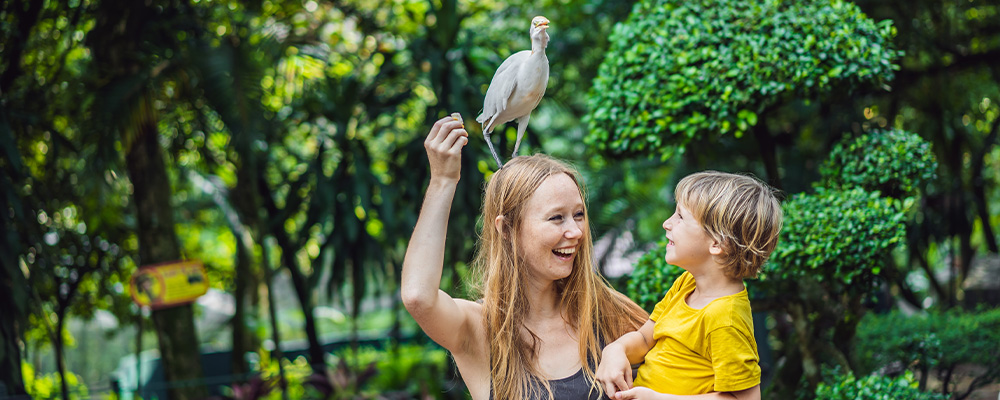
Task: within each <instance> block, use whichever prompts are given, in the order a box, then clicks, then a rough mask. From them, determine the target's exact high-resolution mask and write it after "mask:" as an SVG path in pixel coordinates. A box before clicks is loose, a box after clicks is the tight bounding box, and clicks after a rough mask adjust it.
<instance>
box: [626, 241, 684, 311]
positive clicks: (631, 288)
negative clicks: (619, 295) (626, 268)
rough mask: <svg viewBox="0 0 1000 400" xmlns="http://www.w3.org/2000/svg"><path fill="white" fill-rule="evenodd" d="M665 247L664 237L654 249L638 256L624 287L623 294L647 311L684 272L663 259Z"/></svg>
mask: <svg viewBox="0 0 1000 400" xmlns="http://www.w3.org/2000/svg"><path fill="white" fill-rule="evenodd" d="M666 248H667V243H666V241H665V239H664V240H663V241H660V243H658V244H657V247H656V248H655V249H653V250H651V251H649V252H647V253H646V254H643V255H642V257H639V261H637V262H636V263H635V266H634V269H633V270H632V274H631V275H630V276H629V280H628V285H627V286H626V287H625V295H626V296H628V297H629V298H630V299H632V301H634V302H636V304H639V306H640V307H642V308H643V309H645V310H646V311H647V312H653V308H654V307H656V303H659V302H660V300H662V299H663V295H665V294H667V290H670V286H671V285H673V284H674V280H676V279H677V277H679V276H681V274H683V273H684V269H682V268H681V267H678V266H676V265H671V264H667V262H666V260H664V256H665V253H666V252H665V249H666Z"/></svg>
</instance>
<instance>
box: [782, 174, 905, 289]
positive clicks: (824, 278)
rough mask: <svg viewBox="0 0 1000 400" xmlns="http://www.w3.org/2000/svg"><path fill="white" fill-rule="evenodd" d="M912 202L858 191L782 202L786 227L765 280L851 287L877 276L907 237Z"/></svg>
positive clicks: (822, 191)
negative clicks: (804, 280)
mask: <svg viewBox="0 0 1000 400" xmlns="http://www.w3.org/2000/svg"><path fill="white" fill-rule="evenodd" d="M912 204H913V200H912V199H906V200H897V199H891V198H885V197H880V196H879V193H878V192H868V191H865V190H863V189H852V190H844V191H839V190H828V189H824V188H817V189H816V193H814V194H805V193H802V194H798V195H795V196H793V197H792V198H791V199H789V200H788V201H786V202H785V203H784V204H782V209H783V210H784V212H785V223H784V227H783V228H782V229H781V234H780V236H779V239H778V247H777V248H776V249H775V251H774V253H773V254H772V255H771V260H772V262H771V263H768V265H766V266H765V268H764V273H765V276H766V279H768V280H772V279H798V278H802V277H809V278H812V279H816V280H818V281H820V282H827V283H828V284H841V285H851V284H852V282H853V281H854V280H855V279H856V278H859V277H861V278H866V279H867V278H871V277H873V276H874V275H878V274H879V273H880V272H881V268H882V266H883V262H884V260H885V259H884V255H885V254H887V253H888V252H889V251H891V250H892V249H893V248H895V247H896V246H897V245H898V244H899V243H900V242H901V241H902V240H903V239H904V238H905V236H906V225H905V222H906V210H907V209H908V208H909V207H910V206H911V205H912Z"/></svg>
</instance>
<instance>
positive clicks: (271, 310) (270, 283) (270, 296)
mask: <svg viewBox="0 0 1000 400" xmlns="http://www.w3.org/2000/svg"><path fill="white" fill-rule="evenodd" d="M268 246H269V245H268V243H267V239H266V236H264V237H261V240H260V253H261V260H262V262H261V266H262V267H263V268H264V285H265V286H266V287H267V314H268V316H269V317H270V318H269V319H270V320H271V338H272V340H273V341H274V353H273V355H274V356H273V357H272V359H273V360H275V361H276V362H277V363H278V386H279V387H280V388H281V398H282V399H287V398H288V380H286V379H285V366H284V364H282V363H281V362H282V361H283V360H284V359H285V355H284V354H282V352H281V331H280V330H278V310H277V302H276V301H275V300H274V270H272V269H271V257H270V252H269V251H268V248H269V247H268Z"/></svg>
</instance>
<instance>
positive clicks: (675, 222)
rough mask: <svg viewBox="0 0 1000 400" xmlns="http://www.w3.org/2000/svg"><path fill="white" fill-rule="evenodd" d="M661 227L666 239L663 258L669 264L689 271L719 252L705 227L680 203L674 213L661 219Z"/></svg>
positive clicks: (705, 263)
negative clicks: (665, 233) (664, 231)
mask: <svg viewBox="0 0 1000 400" xmlns="http://www.w3.org/2000/svg"><path fill="white" fill-rule="evenodd" d="M663 229H664V230H666V231H667V240H668V242H667V255H666V256H665V257H664V258H665V260H666V261H667V263H669V264H673V265H676V266H678V267H681V268H684V269H686V270H688V271H691V270H692V269H697V268H699V267H701V266H703V265H707V263H708V262H711V261H712V256H713V255H717V254H719V253H720V251H719V250H720V248H719V246H718V245H716V244H715V241H714V240H712V237H711V236H708V233H706V232H705V228H703V227H702V226H701V224H700V223H698V221H697V220H695V218H694V215H691V213H690V212H689V211H688V210H687V209H686V208H684V207H683V206H682V205H680V204H677V209H676V210H675V211H674V215H671V216H670V218H668V219H667V220H666V221H663ZM692 272H693V271H692Z"/></svg>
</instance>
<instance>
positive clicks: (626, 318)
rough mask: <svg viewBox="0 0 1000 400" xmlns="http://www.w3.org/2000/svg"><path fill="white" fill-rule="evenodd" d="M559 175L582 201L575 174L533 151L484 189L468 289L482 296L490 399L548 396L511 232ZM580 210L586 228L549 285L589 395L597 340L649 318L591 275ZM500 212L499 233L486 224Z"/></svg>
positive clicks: (521, 262)
mask: <svg viewBox="0 0 1000 400" xmlns="http://www.w3.org/2000/svg"><path fill="white" fill-rule="evenodd" d="M560 173H564V174H566V175H568V176H569V177H570V178H572V179H573V181H574V182H575V183H576V186H577V188H578V189H579V190H580V196H581V197H582V198H583V199H586V193H585V190H584V188H583V185H582V184H581V179H579V174H578V173H577V172H576V171H575V170H573V169H572V168H571V167H569V166H567V165H566V164H563V163H562V162H559V161H557V160H555V159H553V158H550V157H548V156H545V155H540V154H538V155H533V156H524V157H516V158H514V159H513V160H511V161H510V162H508V163H507V164H506V165H504V167H503V168H502V169H500V170H499V171H497V173H496V174H494V175H493V176H492V177H491V178H490V181H489V183H487V185H486V193H485V195H484V197H483V215H482V217H483V228H482V232H481V233H480V236H479V247H478V251H477V254H476V259H475V262H474V266H475V268H476V272H477V273H476V274H474V275H473V276H474V277H476V279H477V281H476V282H475V283H474V284H475V289H477V290H478V291H479V294H480V295H482V298H483V317H484V318H483V321H484V325H485V329H486V337H487V338H489V340H490V343H489V349H490V381H491V383H490V385H491V389H492V394H493V398H496V399H538V398H546V397H547V398H550V399H551V398H552V391H551V388H550V387H549V384H548V381H546V380H545V379H542V378H540V376H541V374H540V373H539V370H538V368H537V363H536V361H537V354H538V347H539V339H538V336H536V335H535V334H534V333H533V332H531V331H530V330H528V329H527V327H525V325H524V318H525V315H527V314H528V309H529V308H531V305H530V304H529V303H528V298H527V294H526V280H527V279H528V273H527V268H528V266H527V263H526V261H525V260H524V259H523V258H522V257H521V256H520V250H519V249H520V246H521V243H518V233H519V232H520V230H521V221H522V219H523V214H524V207H525V204H526V203H527V201H528V199H529V198H530V197H531V195H532V194H533V193H534V192H535V189H537V188H538V186H540V185H541V184H542V182H543V181H544V180H545V179H546V178H548V177H549V176H552V175H555V174H560ZM583 212H584V220H585V221H587V223H586V224H585V228H584V233H583V236H582V238H581V243H580V244H581V245H580V248H579V249H578V250H577V256H576V258H575V259H574V260H573V271H572V272H571V273H570V275H569V276H568V277H566V278H563V279H561V280H559V281H557V282H556V290H557V293H558V296H559V302H560V306H561V309H562V310H563V311H564V316H565V318H566V319H567V321H566V322H567V323H568V324H570V326H571V328H573V329H574V330H575V331H576V333H577V334H578V335H579V341H580V360H581V361H582V363H583V369H584V373H585V375H586V377H587V379H588V380H589V381H590V382H591V390H592V391H593V390H597V391H602V388H601V387H600V386H601V385H598V384H597V383H596V380H595V379H594V367H593V366H592V365H591V362H593V363H597V362H598V361H599V360H600V355H601V350H602V348H601V346H602V343H601V342H602V341H606V342H608V343H610V342H611V341H613V340H615V339H617V338H618V337H619V336H621V335H623V334H625V333H627V332H629V331H633V330H636V329H638V328H639V327H640V326H642V324H643V323H645V322H646V320H648V318H649V315H648V314H646V312H645V311H643V310H642V308H640V307H639V306H638V305H636V304H635V303H634V302H632V301H630V300H629V299H628V298H626V297H625V296H623V295H622V294H620V293H618V292H616V291H615V290H614V289H611V287H610V286H609V285H608V283H607V281H605V280H604V278H603V277H601V276H600V275H599V274H598V273H597V272H596V271H595V269H594V260H593V252H594V245H593V240H592V238H591V236H590V226H589V217H588V216H587V206H586V201H584V210H583ZM499 215H503V216H504V218H503V219H502V221H503V225H502V228H501V230H502V232H503V233H502V234H501V233H500V232H498V231H497V229H496V228H495V226H494V223H493V221H494V220H495V219H496V217H497V216H499ZM522 332H527V335H525V334H523V333H522ZM598 335H599V336H598ZM526 336H527V337H526ZM532 381H534V382H536V383H535V384H532ZM538 383H540V384H538ZM546 392H547V394H546Z"/></svg>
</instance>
